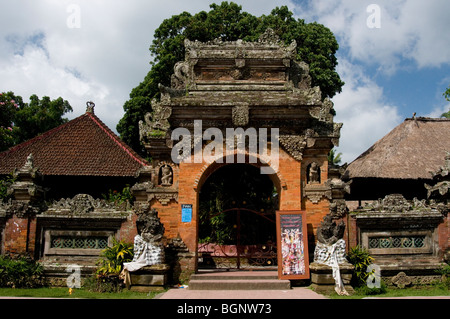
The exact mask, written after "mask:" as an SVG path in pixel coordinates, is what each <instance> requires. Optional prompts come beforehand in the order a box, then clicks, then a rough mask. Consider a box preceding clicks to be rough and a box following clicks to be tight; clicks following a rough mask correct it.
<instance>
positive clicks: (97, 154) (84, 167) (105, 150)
mask: <svg viewBox="0 0 450 319" xmlns="http://www.w3.org/2000/svg"><path fill="white" fill-rule="evenodd" d="M30 153H32V154H33V157H34V164H35V167H38V168H39V170H40V172H41V173H42V174H44V175H67V176H68V175H71V176H80V175H84V176H85V175H90V176H134V175H135V173H136V172H137V171H138V170H139V168H141V167H142V166H146V165H149V163H148V162H147V161H146V160H145V159H143V158H142V157H140V156H139V155H138V154H137V153H136V152H134V151H133V150H132V149H131V148H130V147H129V146H128V145H126V144H125V143H124V142H123V141H122V140H121V139H120V138H119V137H118V136H117V135H116V134H114V133H113V132H112V131H111V130H110V129H109V128H108V127H107V126H106V125H105V124H104V123H103V122H102V121H101V120H100V119H99V118H98V117H97V116H96V115H95V114H94V113H92V112H86V113H85V114H83V115H81V116H79V117H77V118H75V119H73V120H71V121H69V122H67V123H65V124H63V125H60V126H58V127H56V128H54V129H52V130H50V131H48V132H45V133H43V134H41V135H39V136H37V137H35V138H33V139H31V140H29V141H26V142H24V143H22V144H19V145H16V146H15V147H12V148H11V149H9V150H7V151H5V152H2V153H0V174H10V173H12V172H13V170H14V169H15V168H21V167H22V166H23V165H24V164H25V162H26V159H27V156H28V155H29V154H30Z"/></svg>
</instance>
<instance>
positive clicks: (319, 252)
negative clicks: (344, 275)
mask: <svg viewBox="0 0 450 319" xmlns="http://www.w3.org/2000/svg"><path fill="white" fill-rule="evenodd" d="M344 231H345V223H344V222H343V221H341V222H340V223H339V224H336V222H334V221H333V217H332V216H331V215H326V216H325V217H324V218H323V221H322V222H321V224H320V226H319V227H318V228H317V245H316V249H315V251H314V262H315V263H319V264H325V265H327V266H330V267H331V268H332V271H333V272H332V275H333V278H334V280H335V283H336V286H335V290H336V292H337V293H338V294H340V295H348V293H347V291H346V290H345V288H344V284H343V282H342V279H341V275H340V271H339V265H341V264H344V263H347V260H346V258H345V240H344V239H343V237H344Z"/></svg>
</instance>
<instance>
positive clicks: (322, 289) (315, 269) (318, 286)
mask: <svg viewBox="0 0 450 319" xmlns="http://www.w3.org/2000/svg"><path fill="white" fill-rule="evenodd" d="M354 268H355V267H354V266H353V265H352V264H350V263H343V264H339V271H340V274H341V279H342V282H343V284H344V287H345V290H346V291H347V292H348V293H349V294H353V293H354V290H353V287H352V286H350V280H351V279H352V275H353V270H354ZM309 271H310V274H311V287H312V288H313V289H314V291H316V292H318V293H322V294H331V293H332V292H334V291H335V290H334V288H335V286H336V282H335V280H334V278H333V269H332V268H331V267H330V266H327V265H325V264H319V263H316V262H313V263H311V264H310V265H309Z"/></svg>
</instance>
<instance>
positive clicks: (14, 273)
mask: <svg viewBox="0 0 450 319" xmlns="http://www.w3.org/2000/svg"><path fill="white" fill-rule="evenodd" d="M43 272H44V270H43V267H42V265H41V264H39V263H38V262H36V261H34V260H33V259H31V258H29V257H25V256H20V257H15V258H13V257H10V256H0V287H10V288H37V287H42V286H43V285H44V276H43Z"/></svg>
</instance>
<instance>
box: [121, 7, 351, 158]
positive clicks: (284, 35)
mask: <svg viewBox="0 0 450 319" xmlns="http://www.w3.org/2000/svg"><path fill="white" fill-rule="evenodd" d="M210 8H211V10H210V11H209V12H205V11H201V12H199V13H197V14H195V15H192V14H190V13H188V12H183V13H181V14H179V15H174V16H172V17H171V18H169V19H166V20H164V21H163V22H162V23H161V25H160V26H159V27H158V28H157V29H156V30H155V33H154V39H153V42H152V44H151V46H150V52H151V54H152V56H153V57H154V59H153V61H152V62H151V66H152V67H151V69H150V71H149V72H148V74H147V75H146V77H145V78H144V80H143V81H142V82H141V83H140V84H139V85H138V86H137V87H135V88H134V89H133V90H132V91H131V93H130V99H129V100H128V101H126V102H125V104H124V111H125V115H124V116H123V118H122V119H121V120H120V121H119V124H118V125H117V131H118V132H119V134H120V136H121V138H122V139H123V140H124V141H125V142H126V143H127V144H128V145H130V146H131V147H132V148H133V149H134V150H135V151H137V152H139V153H141V154H144V150H143V148H142V145H141V144H140V141H139V127H138V122H139V120H142V119H143V118H144V115H145V113H147V112H150V111H151V110H152V109H151V103H150V101H151V100H152V99H153V98H159V89H158V84H159V83H161V84H162V85H165V86H170V77H171V75H172V73H173V67H174V65H175V63H176V62H178V61H183V60H184V53H185V49H184V40H185V39H186V38H188V39H190V40H192V41H193V40H199V41H203V42H206V41H211V40H214V39H216V38H220V39H222V40H224V41H235V40H238V39H242V40H244V41H256V40H257V39H258V38H259V36H260V35H261V34H262V33H264V32H265V30H266V29H267V28H272V29H273V30H274V31H275V33H276V34H277V35H278V36H279V37H280V39H281V40H282V41H284V42H285V43H286V44H290V43H291V42H292V40H295V41H296V42H297V59H298V60H302V61H304V62H306V63H308V64H309V66H310V74H311V77H312V84H313V85H314V86H316V85H318V86H320V87H321V90H322V94H323V97H330V98H331V97H333V96H334V95H335V94H336V93H338V92H341V89H342V86H343V85H344V82H342V81H341V79H340V77H339V75H338V74H337V72H336V70H335V68H336V66H337V59H336V57H335V53H336V51H337V50H338V48H339V46H338V43H337V41H336V39H335V37H334V35H333V33H332V32H331V31H330V30H329V29H328V28H326V27H325V26H323V25H321V24H318V23H309V24H308V23H305V22H304V20H302V19H295V18H294V16H293V13H292V12H290V11H289V9H288V8H287V7H286V6H282V7H276V8H275V9H273V10H272V12H271V14H269V15H262V16H261V17H255V16H253V15H251V14H249V13H247V12H243V11H242V7H241V6H239V5H237V4H235V3H233V2H222V3H221V4H220V5H219V4H211V5H210Z"/></svg>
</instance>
